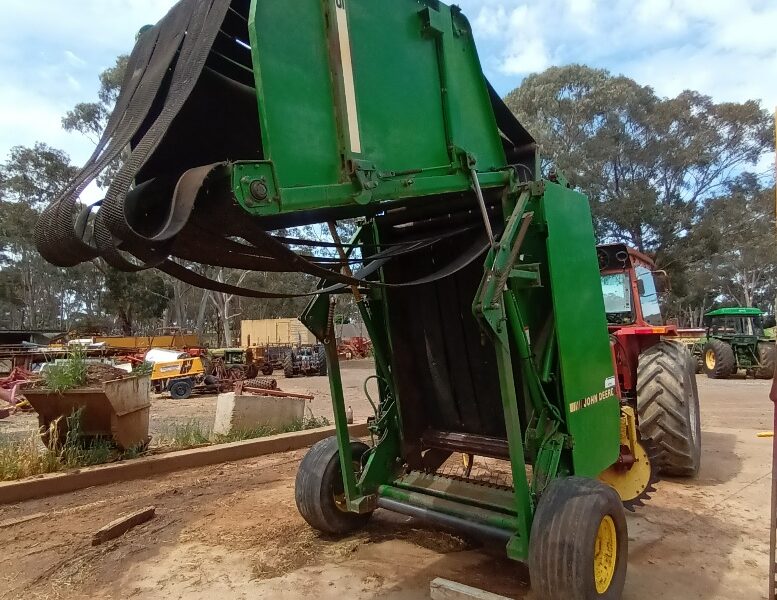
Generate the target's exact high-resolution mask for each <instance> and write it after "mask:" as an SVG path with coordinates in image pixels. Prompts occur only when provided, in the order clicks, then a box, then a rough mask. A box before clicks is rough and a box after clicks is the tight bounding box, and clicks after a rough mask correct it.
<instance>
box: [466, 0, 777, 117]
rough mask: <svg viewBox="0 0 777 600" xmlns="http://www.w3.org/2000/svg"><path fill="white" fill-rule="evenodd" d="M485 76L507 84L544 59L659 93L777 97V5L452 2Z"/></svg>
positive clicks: (649, 0) (760, 1) (775, 100)
mask: <svg viewBox="0 0 777 600" xmlns="http://www.w3.org/2000/svg"><path fill="white" fill-rule="evenodd" d="M460 4H461V5H462V8H463V9H464V12H465V13H468V14H476V15H477V18H475V19H474V20H473V21H472V26H473V29H474V32H475V38H476V40H477V42H478V47H479V52H480V54H481V56H482V57H483V64H484V67H485V70H486V74H487V76H489V78H491V79H492V80H493V83H494V84H495V85H496V87H497V89H498V90H499V91H501V92H508V91H509V90H511V89H512V88H514V87H516V86H517V85H518V84H520V81H521V78H522V76H524V75H526V74H528V73H531V72H536V71H540V70H542V69H544V68H545V67H547V66H550V65H564V64H570V63H584V64H589V65H591V66H595V67H600V68H606V69H608V70H610V71H612V72H613V73H623V74H624V75H627V76H629V77H633V78H634V79H636V80H637V81H638V82H639V83H642V84H646V85H650V86H651V87H653V88H654V89H655V90H656V91H657V92H658V93H659V94H660V95H666V96H670V95H675V94H677V93H678V92H680V91H682V90H683V89H687V88H691V89H697V90H698V91H700V92H702V93H705V94H708V95H711V96H712V97H713V98H714V99H715V100H716V101H737V102H740V101H744V100H748V99H759V100H762V101H763V103H764V105H765V106H766V107H769V108H771V107H773V106H775V104H777V35H775V31H777V3H775V2H773V1H769V0H742V1H740V2H738V3H736V5H734V3H732V2H730V0H708V1H706V2H698V0H642V1H641V2H638V3H635V2H632V1H631V0H612V1H605V0H545V1H543V2H528V1H526V0H460Z"/></svg>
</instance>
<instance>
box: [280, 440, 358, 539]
mask: <svg viewBox="0 0 777 600" xmlns="http://www.w3.org/2000/svg"><path fill="white" fill-rule="evenodd" d="M367 450H369V446H367V445H366V444H363V443H362V442H357V441H353V440H352V441H351V452H352V455H353V460H354V462H359V461H360V460H361V457H362V456H363V455H364V453H365V452H367ZM342 493H343V477H342V472H341V470H340V454H339V452H338V448H337V438H336V437H329V438H326V439H324V440H321V441H320V442H318V443H316V444H315V445H314V446H313V447H312V448H311V449H310V450H308V453H307V454H306V455H305V457H304V458H303V459H302V462H301V463H300V466H299V470H298V471H297V479H296V481H295V484H294V499H295V500H296V502H297V510H299V512H300V514H301V515H302V518H303V519H305V521H307V523H308V524H309V525H310V526H311V527H313V528H314V529H317V530H318V531H320V532H322V533H326V534H330V535H343V534H346V533H349V532H351V531H354V530H356V529H359V528H360V527H363V526H365V525H366V524H367V521H369V520H370V517H371V516H372V512H369V513H353V512H348V511H345V510H343V509H341V508H340V507H338V505H337V501H336V497H337V496H338V495H339V494H342Z"/></svg>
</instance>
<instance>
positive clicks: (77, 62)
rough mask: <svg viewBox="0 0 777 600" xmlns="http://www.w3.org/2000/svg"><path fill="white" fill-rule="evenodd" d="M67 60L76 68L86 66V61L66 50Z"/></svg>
mask: <svg viewBox="0 0 777 600" xmlns="http://www.w3.org/2000/svg"><path fill="white" fill-rule="evenodd" d="M65 58H67V62H69V63H70V64H71V65H72V66H74V67H84V66H86V61H85V60H84V59H83V58H81V57H80V56H78V55H76V53H75V52H71V51H70V50H65Z"/></svg>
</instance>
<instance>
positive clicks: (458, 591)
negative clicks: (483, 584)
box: [429, 577, 510, 600]
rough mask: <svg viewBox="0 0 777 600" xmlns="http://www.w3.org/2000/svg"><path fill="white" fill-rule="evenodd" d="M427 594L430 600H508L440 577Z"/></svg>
mask: <svg viewBox="0 0 777 600" xmlns="http://www.w3.org/2000/svg"><path fill="white" fill-rule="evenodd" d="M429 593H430V594H431V597H432V600H472V599H473V598H474V599H475V600H510V599H509V598H508V597H507V596H500V595H499V594H492V593H491V592H487V591H485V590H481V589H478V588H474V587H470V586H468V585H464V584H463V583H456V582H455V581H450V580H449V579H443V578H442V577H438V578H437V579H434V580H432V583H431V584H430V585H429Z"/></svg>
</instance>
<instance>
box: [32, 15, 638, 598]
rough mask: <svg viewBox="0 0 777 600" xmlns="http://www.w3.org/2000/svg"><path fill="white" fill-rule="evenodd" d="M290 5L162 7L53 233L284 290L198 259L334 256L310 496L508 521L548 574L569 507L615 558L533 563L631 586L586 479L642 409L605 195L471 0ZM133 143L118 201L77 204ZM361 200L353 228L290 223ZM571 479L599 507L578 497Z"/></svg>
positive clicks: (304, 487)
mask: <svg viewBox="0 0 777 600" xmlns="http://www.w3.org/2000/svg"><path fill="white" fill-rule="evenodd" d="M289 6H290V5H289V3H288V2H281V1H280V0H253V1H251V2H249V1H248V0H232V1H231V2H230V1H228V0H182V1H181V2H180V3H179V4H178V5H176V6H175V7H174V8H173V9H172V10H171V11H170V13H169V14H168V15H167V16H166V17H165V18H164V19H163V20H162V21H160V22H159V23H158V24H157V25H156V26H154V27H149V28H145V29H144V30H143V31H142V32H141V33H140V34H139V38H138V40H137V44H136V47H135V49H134V51H133V53H132V55H131V57H130V59H129V65H128V69H127V75H126V79H125V81H124V85H123V88H122V92H121V95H120V96H119V99H118V101H117V104H116V108H115V110H114V112H113V114H112V116H111V118H110V121H109V123H108V126H107V128H106V131H105V134H104V136H103V138H102V140H101V141H100V143H99V144H98V147H97V149H96V150H95V153H94V155H93V156H92V158H91V159H90V161H89V162H88V163H87V165H86V166H85V167H84V169H83V170H82V171H81V172H80V173H79V174H78V176H77V177H76V179H75V180H74V181H73V182H72V184H71V186H70V187H69V188H68V189H67V191H66V192H65V193H64V194H63V195H62V197H61V198H59V199H58V200H57V201H56V202H54V203H53V204H52V205H51V206H50V207H49V208H48V209H47V210H46V211H45V212H44V214H43V216H42V218H41V220H40V222H39V225H38V228H37V230H36V239H37V244H38V247H39V249H40V252H41V254H43V256H44V257H46V259H47V260H49V261H50V262H52V263H53V264H55V265H59V266H73V265H76V264H79V263H81V262H84V261H88V260H92V259H95V258H97V257H100V258H102V259H104V260H105V261H106V262H107V263H109V264H110V265H111V266H113V267H115V268H117V269H122V270H127V271H135V270H140V269H146V268H156V269H159V270H161V271H163V272H165V273H167V274H169V275H171V276H173V277H177V278H179V279H181V280H184V281H186V282H188V283H191V284H194V285H197V286H200V287H204V288H208V289H212V290H216V291H224V292H230V293H238V294H241V295H244V296H251V297H257V298H268V297H280V296H286V295H288V294H286V293H285V291H284V290H259V289H249V288H245V287H236V286H231V285H228V284H224V283H220V282H218V281H214V280H212V279H209V278H207V276H206V275H203V272H207V271H204V270H202V269H199V268H198V265H205V266H208V265H212V266H223V267H231V268H236V269H247V270H255V271H276V272H302V273H306V274H309V275H313V276H315V277H317V278H319V279H320V280H321V283H320V285H319V288H318V289H317V291H316V292H314V293H313V294H311V296H313V298H312V300H311V303H310V305H309V307H308V309H307V311H306V313H305V315H304V317H303V318H304V320H305V322H306V324H307V325H308V327H309V328H310V329H311V330H312V331H313V332H314V333H316V335H317V336H318V337H319V339H321V340H322V342H324V343H325V345H326V347H327V353H328V359H329V361H330V369H329V371H330V373H329V376H330V382H331V389H332V399H333V406H334V412H335V420H336V424H337V431H338V435H337V438H336V440H334V439H333V440H329V441H327V442H326V443H323V444H320V445H317V446H316V447H314V448H313V449H312V450H311V454H310V455H309V456H308V457H306V459H305V461H303V464H302V467H301V470H300V476H299V478H298V489H297V501H298V506H299V507H300V511H301V512H302V514H303V516H305V518H306V519H307V520H308V521H309V522H310V523H311V524H313V525H314V526H316V527H318V528H319V529H322V530H324V531H331V532H342V531H345V530H347V529H349V528H352V527H354V526H356V525H357V524H359V523H361V522H363V520H364V519H366V518H367V516H368V515H369V514H370V513H371V512H372V511H373V510H374V509H375V508H376V507H377V506H379V505H380V506H383V507H385V508H390V509H392V510H397V511H400V512H405V513H407V514H412V515H417V516H423V517H425V518H428V519H431V520H433V521H437V522H440V523H444V524H447V525H453V526H457V527H460V528H462V529H466V530H468V531H473V532H475V533H484V534H488V535H493V536H495V537H497V538H500V539H503V540H505V542H506V547H507V553H508V555H509V556H511V557H512V558H515V559H519V560H530V559H531V561H530V562H532V564H535V565H536V564H539V565H540V567H536V566H533V567H532V570H533V574H534V571H535V570H536V569H538V568H542V569H545V572H547V573H550V572H551V570H552V569H555V568H557V567H558V568H561V567H560V566H559V565H560V564H561V562H563V560H562V557H561V556H560V554H559V552H560V551H557V550H554V549H553V548H552V547H551V546H549V545H548V544H547V543H544V542H542V540H547V539H549V537H548V536H558V535H559V529H558V528H562V529H563V528H570V529H571V530H570V532H569V533H568V535H567V536H566V537H565V538H564V539H566V542H565V543H567V545H568V546H569V547H574V548H578V547H579V548H581V550H580V551H581V552H583V550H582V549H583V548H585V549H586V550H585V551H586V552H589V551H590V548H589V542H590V547H593V541H591V539H590V538H591V536H592V535H595V536H599V537H597V538H596V539H599V538H600V537H601V539H605V538H606V536H607V535H609V536H610V537H609V538H606V539H608V540H609V542H608V543H609V544H610V545H609V546H608V547H609V548H610V549H611V551H612V552H611V553H610V554H611V555H610V556H609V559H608V558H607V557H605V556H603V557H602V558H601V562H600V563H597V564H599V566H600V567H601V569H602V570H601V571H600V572H599V571H596V569H592V570H588V571H586V572H585V573H584V574H582V575H581V576H580V577H582V578H583V580H581V581H582V583H581V581H578V580H577V579H575V580H574V581H573V580H572V579H570V580H569V581H568V582H567V583H565V584H564V585H562V587H555V588H549V587H547V585H546V583H547V582H546V583H543V579H542V577H541V576H539V575H538V576H537V581H536V582H535V587H537V588H538V589H540V590H545V593H546V594H547V595H548V597H552V598H560V597H564V596H559V595H556V592H553V591H552V589H556V590H561V592H563V591H564V590H571V589H573V588H574V589H577V588H575V586H584V587H585V589H589V588H590V589H597V590H601V589H605V590H606V589H609V588H610V586H614V587H613V588H612V589H618V590H619V589H620V587H622V585H623V577H624V576H625V571H624V568H625V567H624V565H625V562H624V561H625V544H626V538H625V521H624V519H623V514H622V507H621V505H620V504H619V502H618V498H617V495H616V494H614V493H613V492H612V490H611V489H610V488H609V487H606V486H604V485H603V484H601V483H599V482H597V481H595V480H594V479H591V478H596V477H597V476H598V475H599V474H600V473H602V472H603V471H605V470H607V469H608V468H610V467H612V466H613V465H616V464H617V463H618V461H619V460H620V459H621V458H622V457H623V455H624V450H623V448H624V441H625V444H626V450H628V440H624V436H627V434H628V432H629V431H632V432H633V427H632V428H629V423H631V424H632V425H633V420H634V418H633V415H632V416H631V417H630V420H629V413H628V412H626V413H624V412H622V411H621V409H620V407H619V401H618V398H617V397H616V395H615V393H614V389H615V379H614V377H613V367H612V364H611V354H610V346H609V340H608V335H607V327H606V321H605V316H604V307H603V300H602V296H601V291H600V285H599V270H598V265H597V258H596V250H595V245H594V237H593V229H592V225H591V217H590V211H589V208H588V202H587V200H586V198H585V197H584V196H582V195H580V194H578V193H576V192H574V191H572V190H570V189H569V188H568V187H566V186H565V185H563V184H562V183H558V182H550V181H543V180H542V179H540V176H539V173H538V164H539V161H538V158H537V149H536V144H535V143H534V140H533V139H532V137H531V136H530V135H529V134H528V133H527V132H526V130H525V129H524V128H523V127H522V126H521V125H520V124H519V123H518V121H517V120H516V119H515V117H514V116H513V115H512V114H511V113H510V111H509V110H508V109H507V107H506V106H505V105H504V103H503V102H502V100H501V99H500V98H499V96H498V94H497V93H496V92H495V91H494V90H493V88H492V87H491V86H490V85H489V84H488V82H487V81H486V80H485V78H484V76H483V74H482V71H481V67H480V63H479V60H478V56H477V52H476V50H475V45H474V41H473V37H472V30H471V27H470V25H469V23H468V22H467V20H466V18H465V17H464V16H463V15H462V14H461V12H460V10H459V9H457V8H455V7H448V6H446V5H444V4H442V3H440V2H437V1H436V0H370V1H365V0H350V1H347V0H346V1H344V0H326V1H322V0H297V1H296V2H295V3H294V9H293V10H290V8H289ZM117 161H120V166H119V167H118V171H117V173H116V175H115V177H114V178H113V181H112V183H111V185H110V187H109V189H108V190H107V193H106V196H105V199H104V200H103V201H102V202H101V203H100V205H99V208H96V207H85V206H82V205H80V204H79V203H78V196H79V194H80V193H81V192H82V191H83V189H84V188H85V187H86V185H88V184H89V183H90V182H91V181H92V180H94V179H95V177H96V176H97V175H98V174H99V173H101V172H103V171H104V170H105V169H106V168H107V167H109V166H114V167H115V166H116V165H117V164H119V163H118V162H117ZM354 217H359V218H360V219H361V225H360V228H359V230H358V233H357V235H356V237H355V238H354V239H353V240H352V241H350V242H348V243H346V244H344V245H343V244H339V243H335V242H333V243H330V244H321V243H316V242H311V241H308V240H300V239H296V238H289V237H287V235H288V234H286V233H285V231H282V232H279V230H281V229H284V230H287V229H288V228H291V227H294V226H299V225H305V224H311V223H322V222H328V223H331V222H333V221H336V220H338V219H344V218H354ZM317 245H318V246H319V247H321V246H323V247H329V248H338V250H339V251H341V252H342V256H341V259H332V258H329V257H328V256H327V255H325V253H321V252H317V251H316V250H315V248H316V246H317ZM300 246H302V247H305V248H313V250H312V252H307V253H306V254H305V255H301V254H298V253H296V252H294V251H293V250H292V248H295V247H300ZM344 267H348V268H347V269H346V268H344ZM342 293H348V294H351V293H353V294H354V295H356V297H357V300H358V306H359V308H360V310H361V312H362V315H363V317H364V319H365V323H366V325H367V327H368V329H369V332H370V336H371V338H372V340H373V344H374V353H375V359H376V374H377V376H378V379H379V389H380V401H379V404H378V406H377V410H376V417H375V419H374V420H373V421H372V422H371V429H372V431H373V434H374V439H375V440H376V443H375V444H374V445H373V446H372V447H364V446H363V445H360V444H356V443H355V442H351V441H350V440H349V439H348V431H347V427H346V418H345V407H344V402H343V392H342V384H341V382H340V374H339V368H338V365H337V352H336V346H335V341H334V339H333V335H332V302H333V301H334V299H335V298H336V296H337V295H338V294H342ZM454 453H461V454H463V455H465V456H471V455H477V456H482V457H491V458H492V459H495V460H505V461H508V462H507V463H505V464H507V465H508V467H509V468H508V471H509V473H510V476H509V477H508V478H507V480H506V481H503V482H501V483H500V484H499V485H496V486H495V485H493V484H492V482H485V481H479V480H477V479H475V478H472V477H469V476H468V475H469V473H467V476H464V477H455V478H453V477H446V476H445V475H444V473H443V472H442V470H441V468H442V466H443V465H444V464H446V462H449V461H450V460H451V456H452V455H454ZM333 460H334V461H339V466H338V468H336V469H334V470H333V469H332V468H331V465H332V464H333V463H332V462H331V461H333ZM625 470H626V471H627V470H628V469H627V468H626V469H625ZM333 472H334V473H336V477H335V479H334V480H332V476H331V473H333ZM327 474H328V475H327ZM341 475H342V476H341ZM571 476H577V477H571ZM327 477H328V478H329V479H327ZM327 486H329V487H327ZM330 487H331V494H329V493H328V492H326V490H329V489H330ZM321 490H324V492H325V493H323V494H322V493H321ZM329 496H331V498H329ZM322 498H323V500H322ZM328 498H329V499H328ZM545 498H548V500H545ZM613 498H615V500H613ZM570 499H571V500H570ZM330 500H331V502H330ZM567 500H569V502H567ZM574 502H578V505H577V506H578V508H577V510H578V511H581V510H582V511H583V512H582V513H579V512H578V514H581V515H583V517H584V518H587V519H589V520H590V521H591V522H592V523H593V525H590V526H589V525H586V526H585V527H577V526H576V525H575V523H574V519H573V520H572V521H570V518H571V517H569V514H568V511H567V512H564V511H565V510H566V509H565V508H564V507H565V506H571V504H573V503H574ZM322 503H323V504H322ZM581 507H582V508H581ZM570 510H571V509H570ZM586 511H587V512H586ZM573 525H574V526H573ZM610 526H611V527H610ZM591 527H593V529H594V530H593V532H592V531H591ZM602 536H604V537H602ZM530 538H531V539H530ZM530 542H531V545H530ZM603 543H604V542H603ZM616 546H617V547H618V551H617V552H618V553H617V557H616V558H617V560H616V558H613V556H616V554H615V552H616V551H615V550H614V548H616ZM597 547H598V546H597ZM531 548H539V549H537V550H536V551H535V550H531ZM592 560H593V559H592ZM597 560H598V559H597ZM608 560H609V562H608ZM559 561H561V562H559ZM586 564H589V565H590V562H589V563H586ZM554 565H555V566H554ZM596 568H598V567H596ZM608 569H609V571H608ZM597 573H598V575H597ZM608 573H609V575H608ZM567 575H569V573H567V574H566V575H564V577H567ZM569 576H570V577H571V575H569ZM573 579H574V578H573ZM564 586H566V587H564ZM570 586H572V587H570ZM592 586H593V587H592ZM602 586H604V588H602ZM548 590H551V591H548ZM585 597H588V596H585ZM592 597H593V596H592Z"/></svg>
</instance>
